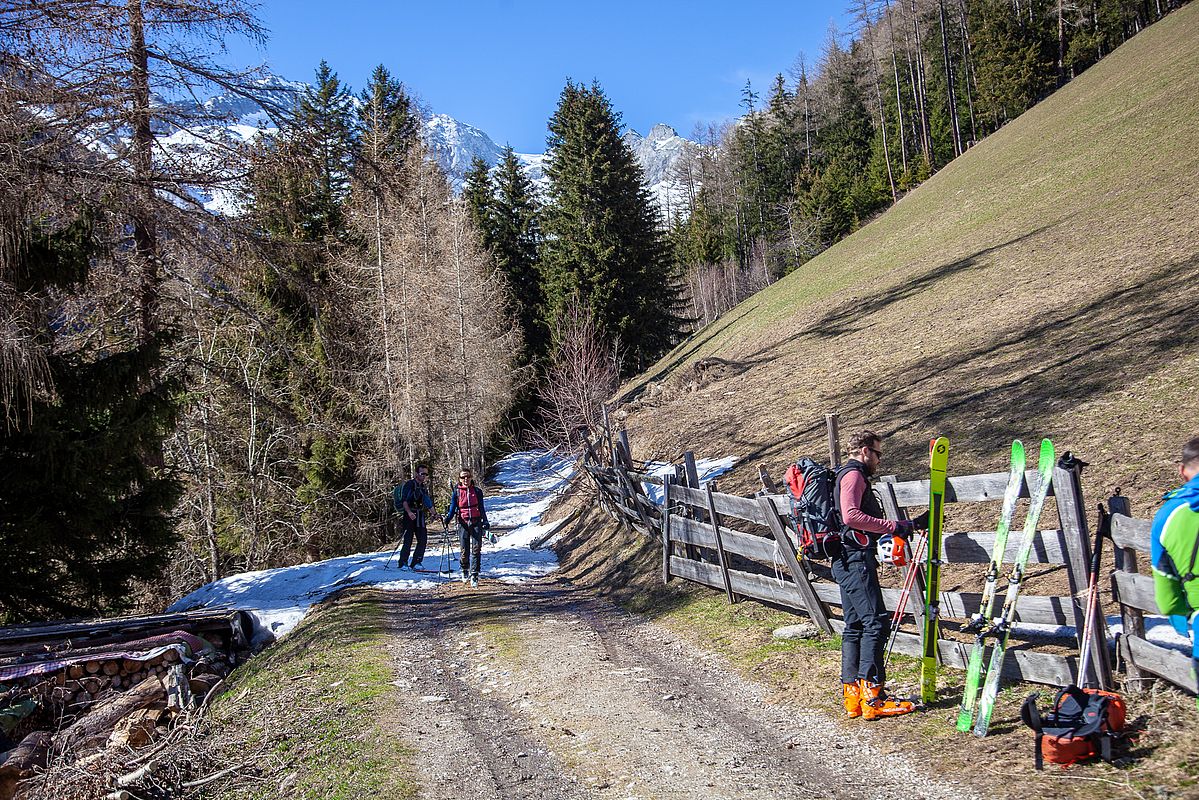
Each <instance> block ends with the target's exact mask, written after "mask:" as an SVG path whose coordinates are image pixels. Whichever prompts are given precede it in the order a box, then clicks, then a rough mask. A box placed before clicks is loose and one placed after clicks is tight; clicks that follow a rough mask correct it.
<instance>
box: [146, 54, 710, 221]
mask: <svg viewBox="0 0 1199 800" xmlns="http://www.w3.org/2000/svg"><path fill="white" fill-rule="evenodd" d="M307 88H308V85H307V84H305V83H301V82H299V81H289V80H287V79H285V78H280V77H278V76H276V75H267V76H264V77H263V78H260V79H258V80H257V81H255V86H254V89H255V93H257V94H260V95H262V96H263V97H264V102H263V103H258V102H255V101H254V100H251V99H248V98H246V97H243V96H241V95H239V94H234V93H231V92H226V93H224V94H219V95H216V96H215V97H212V98H209V99H208V100H205V101H204V102H203V104H202V105H201V109H200V110H201V111H202V116H204V117H207V118H208V119H209V120H212V119H219V120H221V121H222V122H223V124H224V127H225V128H226V131H227V133H228V134H230V135H233V136H236V137H237V138H239V139H241V140H242V141H249V140H251V139H253V138H254V137H255V136H257V135H259V134H262V133H267V134H269V133H272V132H274V131H275V130H276V129H275V122H274V120H275V119H277V118H278V114H274V113H271V112H270V111H268V110H267V109H265V108H264V106H269V107H271V108H273V109H275V110H281V111H289V110H291V109H292V108H294V107H295V104H296V102H297V101H298V100H299V98H300V96H301V95H302V94H303V92H304V91H305V90H306V89H307ZM210 125H211V123H208V124H207V125H205V126H204V127H209V126H210ZM190 133H191V131H190V130H183V131H163V132H161V133H160V136H161V137H163V138H164V140H165V139H166V138H170V139H176V138H178V139H180V140H183V139H186V140H187V141H188V142H189V143H190V142H192V140H193V139H195V137H193V136H189V134H190ZM421 138H422V139H423V140H424V143H425V146H426V147H427V148H428V149H429V152H430V154H431V155H432V157H433V158H434V159H435V160H436V161H437V163H438V164H439V165H440V166H441V168H442V170H443V171H444V172H445V174H446V176H447V177H448V178H449V180H450V184H451V185H452V186H453V187H454V190H455V191H456V192H457V191H461V190H462V187H463V184H464V183H465V180H466V174H467V172H469V171H470V167H471V163H472V162H473V161H474V159H475V158H476V157H477V158H481V159H483V161H484V162H485V163H486V164H487V165H488V166H489V167H494V166H495V165H496V164H498V163H499V160H500V157H501V156H502V155H503V152H504V148H503V147H501V146H500V145H499V144H496V142H495V141H494V140H493V139H492V138H491V137H490V136H488V135H487V134H486V133H485V132H484V131H482V130H480V129H479V128H477V127H475V126H474V125H469V124H467V123H465V122H462V121H461V120H457V119H455V118H454V117H451V116H449V115H448V114H434V113H432V112H428V111H427V112H424V113H423V114H422V125H421ZM624 140H625V142H626V143H627V144H628V145H629V147H630V149H632V151H633V153H634V155H636V157H637V160H638V161H639V162H640V164H641V168H642V170H643V171H644V173H645V178H646V182H647V183H648V185H649V187H650V192H651V194H652V195H653V196H654V197H655V198H656V199H657V201H658V204H659V206H660V207H661V209H662V211H663V212H664V213H665V214H667V216H668V217H673V216H675V215H677V214H678V213H679V210H680V208H682V207H683V206H682V204H681V202H680V197H681V196H682V192H681V188H680V187H679V185H678V183H677V181H676V180H675V179H674V177H673V176H674V172H675V170H674V166H675V164H676V162H677V161H678V160H679V158H680V157H682V156H683V155H684V154H685V153H686V152H687V150H688V148H689V147H690V146H691V145H692V143H691V142H689V141H688V140H686V139H684V138H683V137H681V136H679V135H678V133H677V132H676V131H675V129H674V128H672V127H670V126H669V125H665V124H662V123H659V124H657V125H654V126H653V127H652V128H650V130H649V133H648V134H647V135H646V136H642V135H641V134H639V133H637V132H636V131H634V130H632V129H631V128H630V129H629V130H627V131H626V132H625V134H624ZM516 155H517V158H519V159H520V161H521V163H522V164H523V165H524V169H525V173H526V174H527V175H528V176H529V179H530V180H531V181H532V182H533V185H534V187H536V189H537V190H538V191H544V190H545V188H546V181H547V179H546V177H545V170H544V165H545V161H546V155H545V154H541V153H517V154H516ZM210 201H211V202H210ZM205 203H206V205H211V207H212V210H214V211H216V212H217V213H225V212H226V211H227V209H224V208H218V206H217V203H216V202H215V201H213V200H211V198H206V199H205Z"/></svg>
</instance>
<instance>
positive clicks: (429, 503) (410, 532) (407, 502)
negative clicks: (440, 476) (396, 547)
mask: <svg viewBox="0 0 1199 800" xmlns="http://www.w3.org/2000/svg"><path fill="white" fill-rule="evenodd" d="M395 508H396V512H397V513H399V515H400V526H401V529H402V530H403V549H402V550H401V551H400V562H399V563H400V569H405V568H407V569H413V570H419V569H422V567H423V565H422V564H421V562H422V561H423V560H424V558H425V548H426V547H427V546H428V544H429V528H428V525H427V523H426V519H425V518H426V515H427V514H428V512H430V511H432V510H433V497H432V495H430V494H429V467H428V465H426V464H417V466H416V477H415V478H412V479H410V480H407V481H405V482H404V484H403V486H400V487H397V488H396V490H395ZM414 537H415V539H416V550H415V551H414V552H412V561H411V563H409V561H408V553H409V551H410V550H411V549H412V539H413V538H414Z"/></svg>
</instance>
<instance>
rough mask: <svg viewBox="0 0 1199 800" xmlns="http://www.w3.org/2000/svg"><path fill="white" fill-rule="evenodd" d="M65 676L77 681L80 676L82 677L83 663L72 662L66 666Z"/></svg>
mask: <svg viewBox="0 0 1199 800" xmlns="http://www.w3.org/2000/svg"><path fill="white" fill-rule="evenodd" d="M67 677H69V678H70V679H71V680H73V681H77V680H79V679H80V678H82V677H83V665H82V664H72V665H71V666H69V667H67Z"/></svg>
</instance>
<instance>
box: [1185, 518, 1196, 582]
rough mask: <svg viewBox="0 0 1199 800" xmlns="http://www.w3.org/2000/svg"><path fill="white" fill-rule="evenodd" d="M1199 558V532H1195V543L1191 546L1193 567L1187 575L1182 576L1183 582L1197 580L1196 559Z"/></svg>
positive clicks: (1191, 566)
mask: <svg viewBox="0 0 1199 800" xmlns="http://www.w3.org/2000/svg"><path fill="white" fill-rule="evenodd" d="M1196 557H1199V531H1196V532H1195V543H1194V544H1193V545H1191V565H1190V568H1189V569H1188V570H1187V574H1186V575H1183V576H1182V582H1183V583H1188V582H1190V581H1193V580H1195V578H1196V577H1197V576H1196V575H1195V558H1196Z"/></svg>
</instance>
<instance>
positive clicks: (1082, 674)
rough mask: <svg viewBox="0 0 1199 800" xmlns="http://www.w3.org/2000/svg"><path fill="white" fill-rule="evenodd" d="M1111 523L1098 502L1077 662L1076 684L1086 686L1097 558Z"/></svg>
mask: <svg viewBox="0 0 1199 800" xmlns="http://www.w3.org/2000/svg"><path fill="white" fill-rule="evenodd" d="M1110 524H1111V517H1110V516H1109V515H1108V513H1107V510H1106V509H1105V508H1104V507H1103V503H1100V504H1099V525H1098V530H1097V531H1096V532H1095V552H1094V553H1092V554H1091V575H1090V585H1089V586H1088V587H1087V618H1086V622H1085V623H1084V625H1083V629H1082V657H1081V658H1080V659H1079V662H1078V685H1079V686H1080V687H1084V688H1085V687H1086V685H1087V680H1088V678H1087V668H1088V667H1090V665H1091V640H1092V639H1093V638H1094V637H1095V627H1096V626H1095V616H1096V614H1097V613H1098V611H1097V609H1098V605H1099V559H1100V558H1101V557H1102V553H1103V537H1104V534H1105V529H1106V528H1107V527H1108V526H1109V525H1110Z"/></svg>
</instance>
